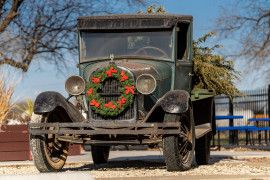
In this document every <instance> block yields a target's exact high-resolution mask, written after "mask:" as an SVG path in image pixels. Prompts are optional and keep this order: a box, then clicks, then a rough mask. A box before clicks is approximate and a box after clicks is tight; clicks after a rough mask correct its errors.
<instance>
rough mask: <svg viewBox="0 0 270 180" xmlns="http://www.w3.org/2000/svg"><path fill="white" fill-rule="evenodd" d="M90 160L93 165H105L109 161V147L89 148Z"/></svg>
mask: <svg viewBox="0 0 270 180" xmlns="http://www.w3.org/2000/svg"><path fill="white" fill-rule="evenodd" d="M91 153H92V159H93V161H94V164H103V163H106V162H107V161H108V159H109V154H110V146H94V145H92V146H91Z"/></svg>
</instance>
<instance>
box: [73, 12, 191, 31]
mask: <svg viewBox="0 0 270 180" xmlns="http://www.w3.org/2000/svg"><path fill="white" fill-rule="evenodd" d="M77 20H78V24H77V26H78V29H79V30H106V29H148V28H152V29H153V28H171V27H172V26H174V25H176V24H177V23H179V22H190V21H192V20H193V17H192V16H190V15H176V14H169V13H166V14H158V13H157V14H112V15H98V16H85V17H79V18H78V19H77Z"/></svg>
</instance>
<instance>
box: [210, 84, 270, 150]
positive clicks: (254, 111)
mask: <svg viewBox="0 0 270 180" xmlns="http://www.w3.org/2000/svg"><path fill="white" fill-rule="evenodd" d="M243 92H244V93H245V94H246V97H234V98H233V99H232V101H231V100H230V99H229V97H228V96H224V95H220V96H216V97H215V108H216V115H240V116H243V119H234V120H229V119H225V120H217V121H216V122H217V127H230V126H256V127H270V121H259V122H251V121H248V119H251V118H269V109H270V108H269V107H270V85H269V86H268V88H265V89H258V90H249V91H243ZM247 133H249V134H247ZM236 136H237V137H236ZM235 138H236V139H237V144H239V145H246V143H247V138H249V139H248V142H249V143H248V145H250V144H252V145H257V144H260V145H268V144H269V143H270V141H269V139H270V131H268V130H265V131H254V132H247V131H241V130H238V131H222V132H221V144H222V145H226V144H235V143H236V142H235V141H233V140H232V139H235ZM269 145H270V144H269Z"/></svg>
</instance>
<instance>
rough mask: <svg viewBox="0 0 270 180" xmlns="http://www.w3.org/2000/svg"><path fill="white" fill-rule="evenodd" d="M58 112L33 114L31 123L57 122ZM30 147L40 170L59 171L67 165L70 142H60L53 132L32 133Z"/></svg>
mask: <svg viewBox="0 0 270 180" xmlns="http://www.w3.org/2000/svg"><path fill="white" fill-rule="evenodd" d="M59 118H60V117H59V115H58V114H57V113H53V112H52V113H48V114H47V115H37V114H33V115H32V117H31V122H30V123H46V122H57V120H59ZM30 149H31V152H32V156H33V161H34V164H35V166H36V168H37V169H38V170H39V171H40V172H57V171H60V170H61V169H62V168H63V166H64V165H65V162H66V159H67V156H68V149H69V143H67V142H59V141H57V140H56V139H55V136H54V135H52V134H46V135H30Z"/></svg>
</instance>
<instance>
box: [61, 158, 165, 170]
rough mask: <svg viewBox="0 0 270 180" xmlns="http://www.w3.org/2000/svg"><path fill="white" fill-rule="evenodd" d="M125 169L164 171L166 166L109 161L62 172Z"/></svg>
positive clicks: (158, 163) (129, 161) (71, 168)
mask: <svg viewBox="0 0 270 180" xmlns="http://www.w3.org/2000/svg"><path fill="white" fill-rule="evenodd" d="M127 169H129V170H130V169H133V170H137V169H144V170H154V169H166V164H165V162H163V161H160V160H158V161H156V160H153V161H144V160H123V161H119V160H109V162H108V163H104V164H84V165H83V166H80V167H68V168H64V169H63V171H92V170H95V171H125V170H127Z"/></svg>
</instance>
